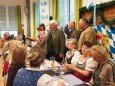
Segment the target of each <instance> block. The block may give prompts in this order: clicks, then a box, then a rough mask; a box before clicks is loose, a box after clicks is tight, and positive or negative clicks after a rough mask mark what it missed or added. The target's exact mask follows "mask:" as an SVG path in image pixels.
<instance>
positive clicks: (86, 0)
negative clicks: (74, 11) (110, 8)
mask: <svg viewBox="0 0 115 86" xmlns="http://www.w3.org/2000/svg"><path fill="white" fill-rule="evenodd" d="M108 1H112V0H83V3H82V4H83V6H87V5H88V4H89V3H91V2H94V3H95V4H100V3H104V2H108Z"/></svg>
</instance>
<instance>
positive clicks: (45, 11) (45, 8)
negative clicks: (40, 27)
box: [40, 0, 49, 30]
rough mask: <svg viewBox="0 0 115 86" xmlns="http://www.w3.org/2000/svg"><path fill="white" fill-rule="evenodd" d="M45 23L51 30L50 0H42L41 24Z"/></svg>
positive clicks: (47, 28)
mask: <svg viewBox="0 0 115 86" xmlns="http://www.w3.org/2000/svg"><path fill="white" fill-rule="evenodd" d="M41 23H44V24H45V27H46V30H49V0H40V24H41Z"/></svg>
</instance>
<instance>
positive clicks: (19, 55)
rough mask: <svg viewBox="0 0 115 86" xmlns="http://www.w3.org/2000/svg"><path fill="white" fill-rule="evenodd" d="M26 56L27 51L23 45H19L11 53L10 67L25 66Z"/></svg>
mask: <svg viewBox="0 0 115 86" xmlns="http://www.w3.org/2000/svg"><path fill="white" fill-rule="evenodd" d="M26 56H27V51H26V48H25V46H24V45H19V46H17V47H16V48H14V50H13V52H12V62H11V64H10V67H11V68H13V67H21V66H25V59H26Z"/></svg>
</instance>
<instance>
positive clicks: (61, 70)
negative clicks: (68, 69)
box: [59, 66, 65, 79]
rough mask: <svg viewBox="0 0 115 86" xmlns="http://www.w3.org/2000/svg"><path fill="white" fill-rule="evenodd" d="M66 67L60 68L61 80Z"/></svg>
mask: <svg viewBox="0 0 115 86" xmlns="http://www.w3.org/2000/svg"><path fill="white" fill-rule="evenodd" d="M64 73H65V72H64V67H63V66H61V67H60V73H59V78H61V79H62V77H63V75H64Z"/></svg>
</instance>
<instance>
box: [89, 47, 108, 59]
mask: <svg viewBox="0 0 115 86" xmlns="http://www.w3.org/2000/svg"><path fill="white" fill-rule="evenodd" d="M95 54H96V55H98V56H100V57H102V58H104V59H108V52H107V51H106V49H105V48H104V47H103V46H99V45H94V46H92V47H91V49H90V56H91V55H95Z"/></svg>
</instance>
